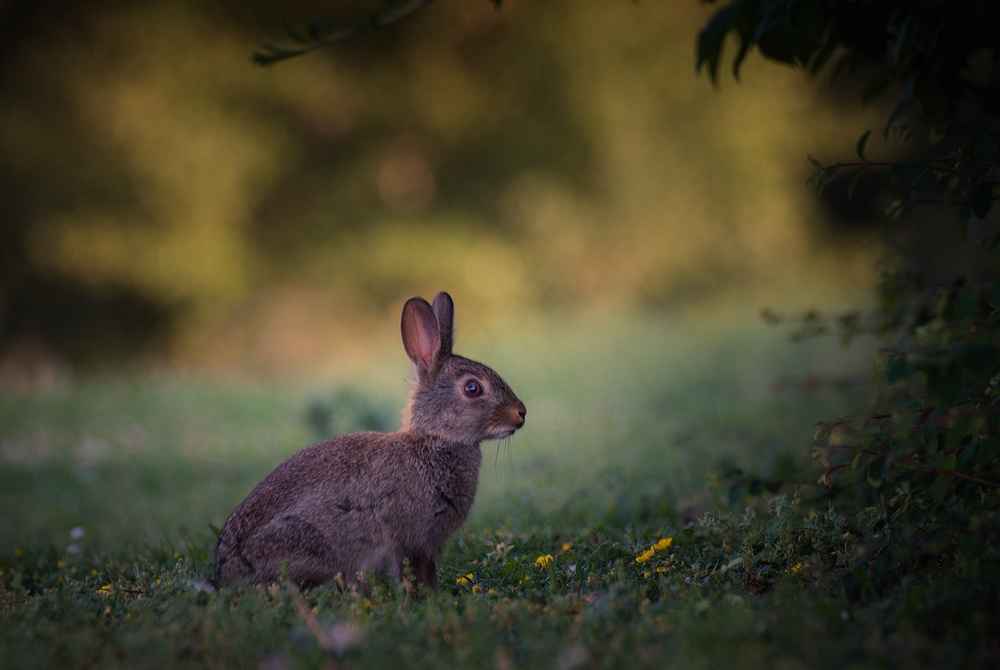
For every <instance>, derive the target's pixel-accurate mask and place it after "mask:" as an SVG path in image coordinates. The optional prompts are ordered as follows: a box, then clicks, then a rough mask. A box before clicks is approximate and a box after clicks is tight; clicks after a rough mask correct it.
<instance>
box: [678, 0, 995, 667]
mask: <svg viewBox="0 0 1000 670" xmlns="http://www.w3.org/2000/svg"><path fill="white" fill-rule="evenodd" d="M998 22H1000V3H998V2H995V1H989V0H982V1H979V2H968V3H958V4H956V3H935V2H915V3H914V2H907V3H902V2H866V1H861V2H853V3H828V2H819V1H813V0H792V1H791V2H784V1H782V2H777V1H770V0H763V1H762V0H739V1H737V2H734V3H732V4H730V5H728V6H727V7H725V8H723V9H721V10H719V11H718V12H716V14H715V15H714V17H713V18H712V19H710V20H709V22H708V23H707V25H706V26H705V29H704V30H703V32H702V35H701V39H700V42H699V57H698V59H699V63H700V64H701V65H704V66H705V67H707V68H708V70H709V72H710V74H711V76H712V77H713V78H714V77H716V76H717V72H718V67H719V63H720V61H721V59H722V50H723V46H724V44H725V42H726V36H727V35H728V34H730V33H731V34H733V35H734V36H735V38H736V41H737V43H738V45H739V46H738V49H737V51H736V55H735V56H734V59H733V69H734V72H738V71H739V70H740V68H741V66H742V63H743V59H744V57H745V56H746V54H747V53H748V52H749V50H750V49H752V48H759V50H760V52H761V53H762V54H763V55H765V56H767V57H769V58H771V59H774V60H777V61H779V62H782V63H786V64H790V65H802V66H806V67H808V68H809V69H810V70H811V71H813V72H814V73H818V72H821V71H825V66H826V65H827V62H828V61H829V60H831V59H833V60H836V61H838V63H837V64H836V65H834V66H832V70H833V73H834V74H837V73H838V72H839V71H840V70H843V69H845V68H847V69H854V70H856V71H859V72H861V73H862V74H863V76H864V78H865V79H867V80H868V82H869V84H870V85H869V87H868V90H869V94H875V93H880V92H884V91H890V92H891V93H890V94H891V95H893V96H895V98H896V101H895V104H894V106H893V109H892V111H891V112H890V114H889V118H888V123H889V126H888V128H887V133H888V132H891V133H892V134H893V135H894V136H895V137H896V138H897V139H900V140H910V141H914V142H915V145H916V146H915V147H914V156H915V158H908V159H907V160H885V161H872V160H869V159H868V158H867V154H866V149H867V142H868V141H869V138H870V131H869V132H866V133H864V134H862V135H861V137H860V139H859V140H858V141H857V143H856V145H855V153H856V155H857V157H858V159H859V160H860V162H855V163H834V164H832V165H828V166H824V165H823V164H821V163H820V162H819V161H815V160H814V165H815V167H816V168H817V170H818V171H817V173H816V174H815V175H814V177H813V178H812V180H811V182H812V183H814V184H816V185H817V187H819V188H822V187H824V186H827V185H831V184H835V183H837V182H838V180H843V179H844V178H845V177H844V173H845V172H850V171H852V170H853V176H852V177H851V179H850V180H849V184H848V188H847V191H848V193H850V192H851V191H853V190H854V188H855V185H856V184H858V183H859V180H860V179H861V176H862V175H863V174H864V173H865V172H866V171H868V170H872V169H879V168H881V169H884V170H886V171H887V172H888V173H889V175H890V177H891V178H892V180H893V181H894V182H896V183H897V184H898V185H899V187H900V188H899V192H900V196H901V197H899V198H896V199H893V200H892V201H891V202H889V203H888V204H887V207H886V214H887V215H888V216H887V220H886V222H885V224H884V225H885V227H886V229H887V230H888V231H889V235H890V236H891V235H892V234H893V233H894V232H895V231H898V230H900V229H904V230H905V229H906V228H908V227H911V226H912V225H913V224H914V223H915V222H916V223H919V221H920V218H921V217H923V218H924V220H925V221H926V222H927V224H928V225H927V226H924V227H919V226H918V227H916V232H914V231H909V234H910V235H917V236H920V235H924V236H927V237H928V238H929V240H930V244H932V245H933V244H936V243H938V241H939V240H940V239H941V238H940V235H939V234H935V233H936V232H937V231H940V230H942V229H943V230H948V229H951V228H952V227H954V237H956V238H957V239H958V240H959V243H960V247H961V248H962V250H963V254H962V255H961V256H960V257H959V259H958V262H956V263H953V264H947V263H944V264H942V263H938V264H935V266H934V267H933V271H932V272H928V271H927V270H928V268H927V267H923V266H922V265H921V264H919V263H914V262H913V261H914V258H912V257H910V258H908V257H906V256H900V257H898V258H896V259H894V262H893V263H892V264H891V265H890V266H889V267H888V268H887V269H886V272H885V274H884V276H883V278H882V279H881V281H880V284H879V296H880V300H879V305H878V307H877V309H876V310H875V311H874V312H873V313H871V314H857V313H856V314H850V315H845V316H843V317H840V318H839V319H830V318H827V317H823V316H821V315H819V314H818V313H813V314H808V315H806V317H805V318H804V319H803V322H802V326H801V329H800V333H801V334H805V335H815V334H821V333H824V332H838V331H839V332H841V333H843V335H844V336H845V337H846V338H848V339H850V338H851V337H853V336H854V335H856V334H858V333H861V332H875V333H879V334H881V335H882V336H884V337H887V338H891V342H892V344H891V345H890V346H887V347H885V348H884V349H883V350H882V352H881V357H880V369H881V372H882V380H881V385H880V388H879V392H878V393H877V394H876V395H875V396H874V397H873V399H872V403H871V406H870V409H869V411H868V413H866V414H864V415H862V416H859V417H843V418H839V419H836V420H830V421H823V422H820V423H819V424H817V426H816V436H815V444H814V448H813V453H812V455H813V457H814V463H815V464H816V465H817V466H819V480H818V483H819V484H820V485H821V486H822V487H823V488H825V489H826V491H825V493H823V494H818V495H820V499H822V500H827V499H829V500H831V501H833V502H834V503H835V507H831V508H830V512H831V515H832V516H831V517H830V519H828V520H832V521H833V522H834V528H833V529H832V530H833V533H834V535H836V534H837V533H841V532H842V539H843V549H842V550H837V551H835V552H834V551H829V552H828V553H822V554H821V557H822V559H823V562H822V563H821V564H816V565H814V570H819V571H820V572H824V573H829V572H830V571H831V570H832V569H833V568H834V566H836V567H837V568H838V569H840V570H842V571H843V572H842V575H843V579H842V580H841V583H840V589H841V592H843V593H846V594H848V595H849V596H850V597H852V598H856V599H858V600H870V601H875V602H879V603H880V604H881V606H882V607H883V608H884V610H885V612H886V614H887V616H888V617H889V619H890V620H891V621H893V622H894V623H893V625H894V627H898V628H900V629H906V628H909V629H911V630H915V631H918V632H919V633H920V634H922V635H925V636H932V637H934V638H936V639H943V640H947V641H949V643H951V644H955V645H957V646H958V647H959V648H965V649H971V648H975V647H976V646H981V645H982V644H983V638H982V632H983V626H984V625H985V626H986V627H987V629H988V628H992V629H996V627H997V623H998V622H1000V609H998V608H997V600H996V597H995V595H996V592H997V588H998V586H1000V402H998V389H997V386H998V384H1000V273H998V269H1000V267H998V260H1000V259H998V256H997V254H998V253H1000V251H998V245H997V240H998V239H1000V237H998V235H1000V231H998V221H1000V217H997V215H996V212H995V211H994V210H993V207H992V205H993V203H994V202H995V201H996V200H997V199H1000V178H998V176H997V169H998V168H1000V51H998V50H997V48H996V39H995V34H994V32H995V31H994V30H993V26H995V25H997V24H998ZM923 137H927V139H926V141H925V140H924V139H923ZM843 168H848V169H847V170H845V169H843ZM926 182H932V183H933V189H932V190H931V191H930V193H928V191H927V190H924V189H925V186H924V185H925V184H926ZM928 208H930V209H929V211H928ZM935 229H936V230H935ZM941 255H944V254H941ZM983 259H985V262H983ZM949 272H950V274H949ZM770 316H771V318H772V319H773V320H780V318H779V317H776V316H775V315H770ZM767 484H773V482H765V481H764V480H763V479H760V478H746V477H744V476H742V473H740V477H739V478H738V479H732V480H731V486H732V489H731V493H733V494H735V497H736V498H740V496H741V494H746V493H760V492H761V490H762V489H763V488H764V487H765V485H767ZM796 485H797V486H799V487H800V488H801V487H802V483H801V482H797V483H796ZM816 518H818V517H817V516H816V511H815V510H813V511H812V512H809V513H806V512H804V511H803V510H801V509H795V508H794V506H792V507H788V506H786V507H785V508H783V511H775V510H771V511H770V514H769V515H768V516H767V521H766V523H767V526H766V528H767V530H768V531H770V530H771V529H772V528H774V527H779V526H787V525H788V520H789V519H793V520H794V521H793V522H792V523H793V525H794V526H796V527H797V529H796V530H795V531H794V532H793V533H792V534H791V535H789V534H788V533H784V532H783V533H778V534H774V533H765V534H764V535H767V536H768V537H766V538H761V537H760V536H761V533H760V530H761V526H760V523H759V522H750V521H747V522H745V523H744V525H743V530H744V531H745V534H746V535H747V536H751V537H752V536H755V535H756V536H757V539H756V540H754V542H757V544H756V545H755V549H754V550H755V551H759V550H760V548H761V546H762V545H761V544H760V542H761V541H762V540H763V541H764V542H769V543H772V546H774V547H775V548H778V547H779V546H781V545H784V546H783V547H782V548H781V550H780V551H779V552H778V553H779V554H783V556H782V557H783V558H784V559H785V560H786V561H791V560H795V559H794V557H789V556H788V554H789V552H790V553H791V554H792V555H794V544H795V543H794V542H792V543H789V542H788V540H789V539H799V540H801V542H802V543H803V544H806V545H808V544H811V545H812V546H813V547H816V546H818V545H817V542H816V539H815V538H814V537H812V529H811V526H812V525H813V524H812V521H813V520H814V519H816ZM838 524H840V525H841V526H843V527H842V528H838V527H836V526H837V525H838ZM747 555H748V563H749V562H750V561H751V560H752V559H753V558H754V557H759V556H758V555H757V554H753V555H752V556H751V554H750V553H748V554H747ZM814 560H815V557H814ZM800 565H801V564H800ZM929 621H933V622H934V623H933V625H928V624H927V622H929ZM941 622H948V624H947V625H941ZM989 657H991V658H992V659H993V662H994V663H995V660H996V653H995V647H994V652H993V653H992V654H991V655H990V656H989Z"/></svg>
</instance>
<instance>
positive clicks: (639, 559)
mask: <svg viewBox="0 0 1000 670" xmlns="http://www.w3.org/2000/svg"><path fill="white" fill-rule="evenodd" d="M673 542H674V538H672V537H667V538H664V539H662V540H660V541H659V542H657V543H656V544H654V545H653V546H651V547H650V548H649V549H647V550H646V551H644V552H642V553H641V554H639V555H638V556H636V557H635V562H636V563H645V562H646V561H648V560H649V559H651V558H652V557H653V555H654V554H655V553H656V552H657V551H662V550H663V549H666V548H667V547H669V546H670V545H671V544H673Z"/></svg>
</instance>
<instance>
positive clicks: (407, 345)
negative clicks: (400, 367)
mask: <svg viewBox="0 0 1000 670" xmlns="http://www.w3.org/2000/svg"><path fill="white" fill-rule="evenodd" d="M434 303H435V304H437V300H435V301H434ZM399 330H400V332H401V333H402V335H403V348H404V349H406V355H407V356H409V357H410V360H411V361H413V363H414V364H415V365H417V366H418V367H420V368H422V369H424V370H429V369H430V368H431V365H432V364H433V363H434V359H435V357H436V356H437V353H438V350H439V349H440V348H441V336H440V335H439V333H438V320H437V317H435V315H434V311H433V310H432V309H431V306H430V305H429V304H427V301H426V300H424V299H423V298H417V297H413V298H410V299H409V300H407V301H406V304H404V305H403V317H402V319H401V321H400V324H399Z"/></svg>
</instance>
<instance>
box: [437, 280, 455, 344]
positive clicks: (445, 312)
mask: <svg viewBox="0 0 1000 670" xmlns="http://www.w3.org/2000/svg"><path fill="white" fill-rule="evenodd" d="M434 316H436V317H437V323H438V335H439V336H440V338H441V353H443V354H449V355H450V354H451V348H452V347H453V346H454V344H455V303H454V302H452V300H451V296H450V295H448V294H447V293H445V292H444V291H441V292H440V293H438V294H437V295H436V296H435V297H434Z"/></svg>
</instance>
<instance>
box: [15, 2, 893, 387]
mask: <svg viewBox="0 0 1000 670" xmlns="http://www.w3.org/2000/svg"><path fill="white" fill-rule="evenodd" d="M351 4H352V3H347V2H345V3H324V2H318V1H316V2H312V1H309V0H301V1H298V2H293V3H282V4H280V5H274V4H273V3H265V2H252V3H246V2H242V3H236V2H223V3H214V4H212V5H205V4H204V3H197V2H192V1H183V0H182V1H180V2H176V1H172V2H166V1H165V0H154V1H151V2H149V1H147V2H134V1H128V0H115V1H113V2H110V3H109V2H101V3H98V2H94V1H84V2H75V1H74V2H69V1H68V0H48V1H46V2H43V3H37V2H28V1H27V0H12V1H11V2H8V3H6V4H4V5H3V9H2V10H0V37H2V40H0V50H2V59H0V62H2V66H0V99H2V100H3V104H2V105H0V189H2V191H0V255H2V259H0V348H2V349H3V351H4V352H6V354H5V356H0V359H3V360H0V368H3V367H4V365H3V364H4V363H5V362H9V361H11V360H12V359H15V360H21V361H23V360H25V359H28V358H30V357H31V356H35V357H36V358H44V357H45V356H46V355H49V356H51V355H53V354H55V355H56V356H57V357H59V358H64V359H69V360H70V361H72V362H74V363H77V364H79V363H86V362H88V361H89V362H95V361H98V362H99V361H106V360H109V359H110V360H115V359H117V358H119V357H120V356H122V355H129V354H131V353H135V352H141V351H143V350H145V349H147V348H148V347H149V346H150V345H151V344H152V345H154V347H155V348H156V349H157V350H158V351H160V352H161V353H163V354H166V355H168V356H175V355H177V356H179V357H180V358H181V360H185V361H187V362H193V363H197V364H199V365H203V366H204V365H210V366H230V367H232V366H245V367H247V366H249V367H253V368H256V369H260V370H264V371H276V370H281V369H285V368H288V367H296V366H298V367H299V368H300V369H301V368H306V369H308V364H307V363H305V361H311V362H312V363H315V361H317V360H320V359H322V358H323V357H324V356H327V355H329V354H330V353H331V349H333V348H334V346H335V344H334V343H339V342H343V341H345V338H346V339H349V337H348V336H347V333H350V332H352V331H353V332H359V331H360V332H361V333H362V335H361V336H362V337H364V329H363V326H361V325H359V323H358V321H357V320H358V319H361V320H363V319H364V318H366V317H377V316H380V315H382V314H383V313H387V312H395V310H396V309H397V305H398V302H399V300H400V299H401V298H402V297H404V296H406V295H409V294H413V293H421V292H424V293H426V292H429V291H434V290H437V289H439V288H441V287H449V288H450V289H451V290H452V291H453V292H454V293H455V294H456V295H457V297H458V299H461V297H462V296H463V295H467V296H469V297H470V299H469V300H463V301H461V302H462V304H465V305H469V307H467V308H466V309H470V310H478V312H475V311H473V313H472V314H469V317H470V318H473V319H475V318H478V317H479V316H483V317H491V315H502V314H504V313H505V310H509V309H512V308H513V306H519V308H521V307H520V306H525V307H538V306H543V307H551V306H553V305H565V304H575V303H577V302H579V301H603V302H616V303H622V304H625V305H630V306H634V307H649V306H657V307H659V306H663V305H668V304H678V303H681V302H684V301H691V300H697V299H699V298H701V297H704V296H714V295H718V294H720V293H723V292H725V291H727V290H728V289H730V288H733V287H736V288H739V289H741V290H742V289H745V288H746V287H748V286H752V285H757V284H758V283H761V282H764V283H770V284H772V285H785V286H787V285H788V282H787V281H786V279H787V277H789V276H795V277H796V282H795V283H796V284H797V285H803V284H808V283H810V282H816V283H817V284H824V283H826V284H830V283H847V284H848V285H849V286H853V287H860V286H863V285H864V284H865V283H866V281H867V279H868V277H869V276H870V272H871V269H870V268H871V265H872V263H871V258H872V256H874V255H875V253H876V251H875V250H873V249H871V248H870V247H868V248H866V247H865V246H864V244H865V237H864V236H863V235H857V234H850V235H849V234H844V233H843V232H841V233H835V232H834V231H835V229H834V228H832V227H830V226H827V225H825V224H824V223H823V222H824V220H825V217H824V215H823V214H822V213H821V211H820V209H819V206H818V203H816V202H815V201H814V200H813V199H812V198H810V197H809V194H808V193H803V189H801V188H800V184H801V180H802V179H803V178H805V176H806V174H807V173H806V172H805V171H804V170H803V168H805V169H807V166H806V165H805V164H804V162H803V153H804V151H803V148H802V147H803V146H805V145H806V138H807V137H808V138H813V139H811V140H810V141H809V143H808V146H809V147H811V148H812V149H813V150H814V151H817V152H818V151H822V150H832V147H834V146H837V145H839V144H842V143H843V141H844V137H843V135H842V133H843V131H842V130H841V128H842V127H843V126H844V125H845V120H846V119H857V123H858V124H864V123H866V122H867V121H866V119H869V118H870V119H874V118H875V117H876V112H870V111H860V110H858V109H857V108H854V107H851V106H848V105H842V104H840V103H839V102H834V103H832V104H831V102H830V100H829V98H826V97H823V96H824V95H826V94H820V93H818V92H817V91H818V90H820V89H818V88H811V87H808V86H805V87H804V86H802V85H801V83H800V82H799V81H798V80H797V79H796V78H795V77H794V75H793V74H789V75H788V76H785V75H782V74H780V73H779V74H776V75H775V74H770V75H768V76H767V78H766V80H765V79H764V78H762V77H760V76H758V75H757V73H756V72H755V71H754V68H753V67H750V66H747V67H745V68H744V70H745V73H744V86H743V87H741V88H739V89H736V90H733V91H729V92H728V94H727V95H726V96H722V97H719V96H715V95H714V94H713V92H712V91H711V90H708V89H707V87H705V86H704V82H703V81H699V80H698V78H697V77H695V76H693V74H692V63H691V35H692V32H693V31H694V30H695V27H696V26H697V25H698V24H699V22H701V21H702V20H703V18H704V12H703V11H702V10H701V9H700V8H699V7H698V6H697V5H696V4H693V3H692V4H690V5H676V6H675V5H671V6H665V5H660V4H657V3H638V4H635V3H630V2H620V3H619V2H603V1H601V2H598V1H597V0H589V1H588V2H584V3H582V4H581V3H580V2H573V3H569V2H568V1H567V0H564V1H563V2H555V3H514V4H510V3H507V4H505V5H504V7H503V9H502V11H501V12H497V11H495V9H494V8H493V7H492V6H491V5H490V3H488V2H486V1H482V2H456V1H454V0H451V1H446V2H435V3H433V4H431V5H430V6H428V7H427V8H426V9H424V10H423V11H421V12H418V13H416V14H413V15H411V16H409V17H408V18H407V19H406V20H405V21H401V22H397V23H393V24H392V25H389V26H388V27H386V28H384V29H380V30H376V31H372V32H369V33H367V34H365V35H364V36H363V37H362V38H360V39H355V40H350V41H347V42H343V43H341V44H339V45H338V46H337V47H336V49H326V50H324V51H322V52H318V53H315V54H312V55H311V56H310V57H308V58H299V59H294V60H293V61H289V62H288V63H285V64H283V65H282V66H281V68H280V69H260V68H255V67H252V65H251V64H250V62H248V59H247V57H248V55H249V54H250V52H251V50H252V49H253V46H254V45H255V44H259V43H260V40H261V39H262V36H267V35H274V34H275V33H280V32H281V26H282V24H283V22H284V21H286V20H287V21H288V23H289V25H292V26H308V25H309V21H310V20H311V19H312V18H313V17H315V16H324V17H326V18H327V19H328V20H329V22H330V24H331V25H338V26H339V25H350V22H351V18H350V16H349V14H346V13H345V14H338V12H339V11H343V12H349V9H350V5H351ZM355 4H357V5H358V6H360V7H362V9H364V7H377V6H384V3H363V2H362V3H355ZM397 4H399V3H397ZM403 4H405V3H403ZM399 6H402V4H399ZM365 11H367V10H365ZM39 44H44V45H45V46H44V48H39V46H38V45H39ZM847 125H853V122H852V123H850V124H847ZM492 318H496V317H492ZM32 352H34V353H32ZM29 354H30V355H29ZM0 372H2V370H0Z"/></svg>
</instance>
